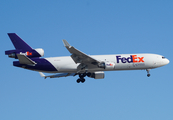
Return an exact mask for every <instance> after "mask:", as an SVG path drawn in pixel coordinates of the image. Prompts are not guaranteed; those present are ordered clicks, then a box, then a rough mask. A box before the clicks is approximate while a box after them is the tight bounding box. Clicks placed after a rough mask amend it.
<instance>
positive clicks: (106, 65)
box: [98, 61, 115, 70]
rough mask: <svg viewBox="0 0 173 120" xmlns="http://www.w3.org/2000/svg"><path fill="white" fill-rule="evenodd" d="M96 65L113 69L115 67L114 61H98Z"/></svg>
mask: <svg viewBox="0 0 173 120" xmlns="http://www.w3.org/2000/svg"><path fill="white" fill-rule="evenodd" d="M98 67H99V68H104V69H106V70H113V69H114V68H115V63H114V62H108V61H106V62H101V63H98Z"/></svg>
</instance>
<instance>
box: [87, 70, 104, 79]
mask: <svg viewBox="0 0 173 120" xmlns="http://www.w3.org/2000/svg"><path fill="white" fill-rule="evenodd" d="M87 76H88V77H91V78H94V79H104V77H105V73H104V72H103V71H99V72H94V73H87Z"/></svg>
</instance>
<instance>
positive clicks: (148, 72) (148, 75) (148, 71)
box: [146, 69, 150, 77]
mask: <svg viewBox="0 0 173 120" xmlns="http://www.w3.org/2000/svg"><path fill="white" fill-rule="evenodd" d="M146 71H147V77H150V69H146Z"/></svg>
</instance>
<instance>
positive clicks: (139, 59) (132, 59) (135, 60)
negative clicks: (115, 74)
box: [116, 55, 144, 63]
mask: <svg viewBox="0 0 173 120" xmlns="http://www.w3.org/2000/svg"><path fill="white" fill-rule="evenodd" d="M116 58H117V63H119V62H120V61H121V62H122V63H139V62H144V60H143V59H144V57H137V55H130V57H127V58H126V57H121V56H116Z"/></svg>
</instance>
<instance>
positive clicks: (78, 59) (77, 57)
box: [63, 40, 101, 65]
mask: <svg viewBox="0 0 173 120" xmlns="http://www.w3.org/2000/svg"><path fill="white" fill-rule="evenodd" d="M63 43H64V46H65V47H66V48H67V50H68V51H69V52H70V53H71V54H72V55H71V58H72V59H73V60H74V62H75V63H83V64H85V65H86V64H93V65H97V64H99V63H100V62H101V61H98V60H96V59H94V58H92V57H90V56H89V55H87V54H85V53H83V52H81V51H79V50H77V49H76V48H74V47H73V46H71V45H70V44H69V43H68V42H67V41H66V40H63Z"/></svg>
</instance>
